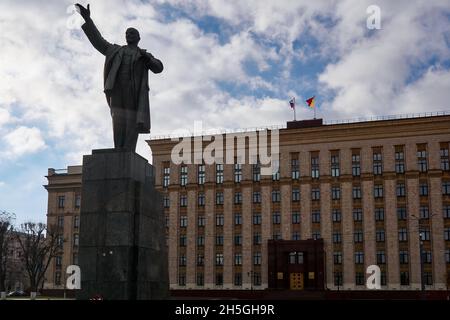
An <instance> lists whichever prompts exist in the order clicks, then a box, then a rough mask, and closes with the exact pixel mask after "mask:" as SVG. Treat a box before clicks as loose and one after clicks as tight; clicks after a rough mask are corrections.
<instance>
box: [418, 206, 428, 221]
mask: <svg viewBox="0 0 450 320" xmlns="http://www.w3.org/2000/svg"><path fill="white" fill-rule="evenodd" d="M419 216H420V219H428V218H429V217H430V211H429V210H428V207H427V206H420V207H419Z"/></svg>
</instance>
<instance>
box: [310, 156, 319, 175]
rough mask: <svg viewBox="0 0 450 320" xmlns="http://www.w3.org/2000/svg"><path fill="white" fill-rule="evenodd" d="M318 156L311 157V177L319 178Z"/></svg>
mask: <svg viewBox="0 0 450 320" xmlns="http://www.w3.org/2000/svg"><path fill="white" fill-rule="evenodd" d="M319 176H320V173H319V157H317V156H314V157H311V178H313V179H319Z"/></svg>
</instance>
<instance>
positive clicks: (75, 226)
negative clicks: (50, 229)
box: [57, 216, 80, 229]
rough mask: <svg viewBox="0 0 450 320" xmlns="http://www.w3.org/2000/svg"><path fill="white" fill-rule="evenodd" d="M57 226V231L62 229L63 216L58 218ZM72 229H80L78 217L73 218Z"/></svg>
mask: <svg viewBox="0 0 450 320" xmlns="http://www.w3.org/2000/svg"><path fill="white" fill-rule="evenodd" d="M57 226H58V228H59V229H63V228H64V216H58V221H57ZM73 227H74V228H75V229H78V228H79V227H80V216H74V217H73Z"/></svg>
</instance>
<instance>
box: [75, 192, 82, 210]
mask: <svg viewBox="0 0 450 320" xmlns="http://www.w3.org/2000/svg"><path fill="white" fill-rule="evenodd" d="M80 206H81V196H80V195H79V194H77V195H76V196H75V209H78V208H80Z"/></svg>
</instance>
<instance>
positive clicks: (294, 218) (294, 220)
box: [292, 211, 300, 224]
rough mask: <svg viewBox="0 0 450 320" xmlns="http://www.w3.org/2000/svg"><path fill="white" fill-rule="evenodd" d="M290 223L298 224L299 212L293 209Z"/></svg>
mask: <svg viewBox="0 0 450 320" xmlns="http://www.w3.org/2000/svg"><path fill="white" fill-rule="evenodd" d="M292 223H293V224H299V223H300V212H298V211H294V212H292Z"/></svg>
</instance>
